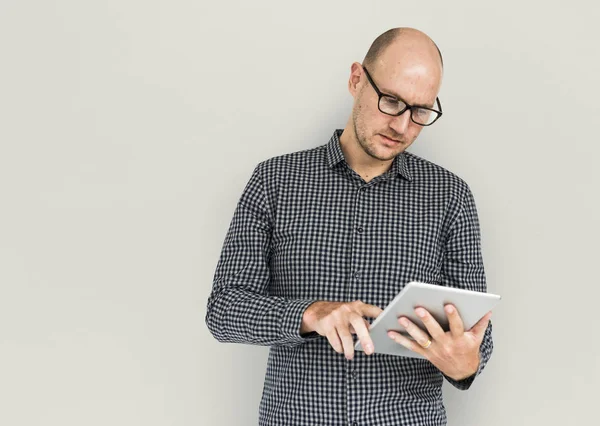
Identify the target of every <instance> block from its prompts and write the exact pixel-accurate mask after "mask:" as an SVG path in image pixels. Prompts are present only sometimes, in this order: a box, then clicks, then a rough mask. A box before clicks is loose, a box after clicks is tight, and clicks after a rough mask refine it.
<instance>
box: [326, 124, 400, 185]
mask: <svg viewBox="0 0 600 426" xmlns="http://www.w3.org/2000/svg"><path fill="white" fill-rule="evenodd" d="M343 131H344V129H335V130H334V132H333V135H332V136H331V139H329V142H328V143H327V165H328V166H329V167H330V168H333V167H335V166H336V165H337V164H338V163H340V162H341V161H346V159H345V157H344V152H343V151H342V147H341V146H340V136H341V135H342V132H343ZM389 172H390V173H392V174H393V175H400V176H402V177H404V178H405V179H406V180H409V181H412V176H411V174H410V172H409V171H408V165H407V158H406V153H404V152H401V153H400V154H398V155H397V156H396V157H394V161H392V166H391V167H390V170H389Z"/></svg>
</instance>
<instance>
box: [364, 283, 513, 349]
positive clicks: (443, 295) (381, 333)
mask: <svg viewBox="0 0 600 426" xmlns="http://www.w3.org/2000/svg"><path fill="white" fill-rule="evenodd" d="M500 299H501V297H500V296H498V295H496V294H491V293H483V292H478V291H472V290H463V289H458V288H453V287H446V286H441V285H435V284H427V283H421V282H417V281H412V282H410V283H408V284H407V285H406V286H405V287H404V288H403V289H402V290H401V291H400V293H398V295H397V296H396V297H395V298H394V300H392V301H391V302H390V304H389V305H388V306H387V307H386V308H385V309H384V310H383V312H382V313H381V314H380V315H379V316H378V317H377V318H376V319H375V320H374V321H373V323H372V324H371V327H370V329H369V330H370V335H371V338H372V339H373V344H374V345H375V353H380V354H388V355H400V356H407V357H412V358H424V357H423V356H421V355H419V354H418V353H416V352H413V351H411V350H410V349H407V348H405V347H404V346H402V345H401V344H399V343H396V342H395V341H393V340H392V339H390V338H389V337H388V335H387V332H388V330H394V331H398V332H400V333H402V334H403V335H405V336H407V337H408V338H412V337H410V335H409V334H408V333H407V332H406V330H405V329H404V327H402V326H401V325H400V324H399V323H398V318H399V317H401V316H406V317H408V318H409V319H410V320H411V321H412V322H413V323H415V324H416V325H417V326H419V327H420V328H422V329H423V330H424V331H425V332H427V328H426V327H425V325H424V324H423V322H422V321H421V319H420V318H419V317H418V316H417V315H416V314H415V311H414V309H415V308H416V307H418V306H421V307H423V308H425V309H427V310H428V311H429V312H430V313H431V314H432V315H433V317H434V318H435V319H436V321H437V322H438V323H439V324H440V325H441V327H442V328H443V329H444V330H445V331H448V330H449V325H448V318H447V316H446V313H445V311H444V306H445V305H446V304H448V303H452V304H453V305H454V306H456V309H457V310H458V313H459V315H460V316H461V318H462V321H463V323H464V326H465V330H469V329H471V327H473V326H474V325H475V324H476V323H477V321H479V320H480V319H481V318H483V316H484V315H485V314H486V313H488V312H489V311H491V310H492V308H494V307H495V306H496V304H497V303H498V302H499V301H500ZM355 349H356V350H360V351H362V350H363V349H362V346H361V344H360V342H357V343H356V345H355Z"/></svg>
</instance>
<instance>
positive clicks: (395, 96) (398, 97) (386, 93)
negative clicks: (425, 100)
mask: <svg viewBox="0 0 600 426" xmlns="http://www.w3.org/2000/svg"><path fill="white" fill-rule="evenodd" d="M380 90H381V93H383V94H384V95H390V96H393V97H394V98H397V99H400V100H401V101H402V102H404V103H406V102H405V101H404V98H403V97H402V96H400V95H398V94H397V93H394V92H392V91H391V90H386V89H380ZM434 103H435V101H434ZM411 105H412V106H416V107H423V108H433V105H423V104H411Z"/></svg>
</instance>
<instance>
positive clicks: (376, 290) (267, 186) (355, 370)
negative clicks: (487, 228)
mask: <svg viewBox="0 0 600 426" xmlns="http://www.w3.org/2000/svg"><path fill="white" fill-rule="evenodd" d="M341 133H342V129H336V130H335V131H334V133H333V136H332V137H331V139H330V140H329V142H328V143H326V144H324V145H321V146H318V147H316V148H312V149H307V150H303V151H299V152H295V153H290V154H286V155H281V156H277V157H273V158H270V159H268V160H265V161H263V162H261V163H259V164H258V165H257V167H256V168H255V170H254V172H253V174H252V176H251V178H250V180H249V182H248V184H247V185H246V187H245V189H244V191H243V193H242V195H241V197H240V200H239V202H238V204H237V207H236V209H235V212H234V214H233V219H232V221H231V224H230V227H229V231H228V232H227V235H226V237H225V241H224V245H223V249H222V252H221V256H220V258H219V262H218V264H217V267H216V271H215V275H214V283H213V289H212V293H211V295H210V297H209V299H208V309H207V314H206V324H207V326H208V328H209V330H210V332H211V333H212V334H213V336H214V337H215V338H216V339H217V340H218V341H220V342H234V343H247V344H256V345H266V346H270V351H269V358H268V363H267V371H266V376H265V382H264V388H263V394H262V399H261V402H260V408H259V424H260V425H265V426H266V425H340V426H341V425H345V426H356V425H445V424H446V410H445V407H444V404H443V401H442V383H443V379H444V377H445V378H446V380H448V381H449V382H450V383H451V384H452V385H454V386H455V387H457V388H458V389H463V390H464V389H468V388H469V387H470V386H471V384H472V382H473V380H474V378H475V377H476V376H477V375H478V374H479V373H480V372H481V371H482V370H483V368H484V366H485V364H486V363H487V361H488V360H489V358H490V356H491V353H492V349H493V344H492V334H491V332H492V325H491V322H490V325H489V326H488V328H487V330H486V333H485V337H484V340H483V344H482V345H481V350H480V356H481V362H480V366H479V370H478V372H477V373H476V374H475V375H473V376H471V377H470V378H467V379H464V380H461V381H455V380H453V379H450V378H449V377H446V376H445V375H443V374H442V373H441V372H440V371H439V370H438V369H437V368H436V367H434V366H433V364H431V363H430V362H429V361H427V360H424V359H417V358H407V357H397V356H391V355H385V354H377V353H375V354H374V355H370V356H369V355H365V353H364V352H356V353H355V356H354V359H352V360H347V359H346V358H345V357H344V355H343V354H338V353H337V352H335V351H334V350H333V349H332V348H331V346H330V345H329V343H328V341H327V339H326V338H325V337H322V336H319V335H318V334H317V333H314V332H313V333H309V334H306V335H300V334H299V329H300V324H301V321H302V313H303V312H304V310H305V309H306V308H307V307H308V305H309V304H311V303H312V302H314V301H316V300H330V301H353V300H362V301H363V302H365V303H369V304H373V305H377V306H379V307H381V308H384V307H385V306H386V305H387V304H388V303H389V302H390V301H391V300H392V299H393V298H394V296H396V294H397V293H398V292H399V291H400V290H401V289H402V287H403V286H404V285H405V284H406V283H408V282H410V281H413V280H416V281H422V282H427V283H433V284H439V285H445V286H451V287H458V288H466V289H471V290H476V291H482V292H485V291H486V281H485V273H484V267H483V259H482V256H481V248H480V231H479V222H478V217H477V211H476V208H475V201H474V199H473V195H472V193H471V191H470V189H469V187H468V185H467V184H466V183H465V182H464V181H463V180H462V179H461V178H459V177H457V176H456V175H454V174H453V173H451V172H449V171H448V170H446V169H444V168H442V167H440V166H438V165H436V164H434V163H431V162H430V161H427V160H425V159H423V158H421V157H418V156H417V155H415V154H412V153H409V152H407V151H405V152H403V153H402V154H400V155H398V156H397V157H396V158H395V159H394V161H393V163H392V167H391V168H390V170H389V171H388V172H386V173H384V174H382V175H380V176H377V177H375V178H374V179H372V180H371V181H370V182H368V183H366V182H365V181H364V180H363V179H362V178H361V177H360V176H359V175H358V174H357V173H356V172H354V171H353V170H352V169H351V168H350V167H349V166H348V164H347V163H346V162H345V160H344V155H343V152H342V150H341V147H340V145H339V137H340V135H341ZM370 321H372V320H370ZM355 341H356V337H355ZM375 351H377V348H375Z"/></svg>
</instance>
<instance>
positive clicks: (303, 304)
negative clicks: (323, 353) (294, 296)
mask: <svg viewBox="0 0 600 426" xmlns="http://www.w3.org/2000/svg"><path fill="white" fill-rule="evenodd" d="M316 301H317V299H298V300H290V301H289V302H288V304H287V306H286V308H285V311H284V312H283V315H282V318H281V336H282V338H283V340H284V341H285V342H287V343H289V344H294V343H297V344H300V343H304V342H307V341H310V340H315V339H317V338H319V337H321V335H320V334H319V333H317V332H314V331H312V332H310V333H304V334H300V327H301V326H302V316H303V315H304V311H306V308H308V307H309V306H310V305H311V304H313V303H314V302H316Z"/></svg>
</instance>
